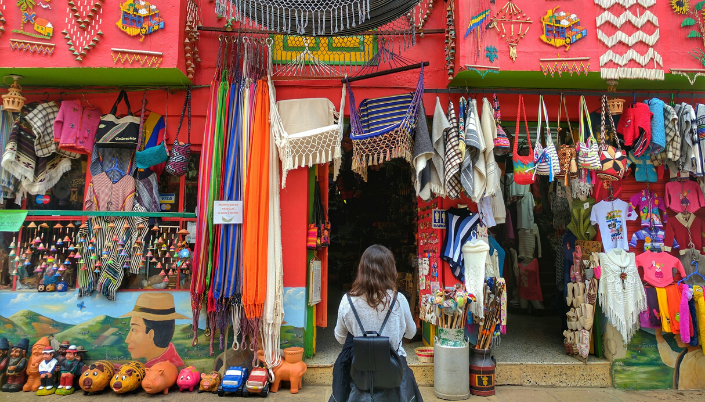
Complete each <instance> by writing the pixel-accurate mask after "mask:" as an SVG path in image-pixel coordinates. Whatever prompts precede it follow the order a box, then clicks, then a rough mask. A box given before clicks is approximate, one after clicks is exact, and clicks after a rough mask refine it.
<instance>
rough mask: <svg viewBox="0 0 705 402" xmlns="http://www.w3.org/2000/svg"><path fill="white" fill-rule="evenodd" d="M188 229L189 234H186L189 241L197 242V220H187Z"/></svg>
mask: <svg viewBox="0 0 705 402" xmlns="http://www.w3.org/2000/svg"><path fill="white" fill-rule="evenodd" d="M186 230H188V234H187V235H186V241H187V242H189V243H195V242H196V222H186Z"/></svg>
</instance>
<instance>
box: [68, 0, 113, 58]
mask: <svg viewBox="0 0 705 402" xmlns="http://www.w3.org/2000/svg"><path fill="white" fill-rule="evenodd" d="M104 2H105V0H69V1H68V7H67V8H66V13H67V14H68V15H67V17H66V19H67V22H68V28H67V29H64V30H63V31H61V34H62V35H64V39H66V44H67V45H69V51H70V52H72V53H73V56H74V57H75V58H76V61H79V62H80V61H83V58H84V57H86V55H87V54H88V52H90V51H91V49H93V48H94V47H95V46H96V45H98V43H99V42H100V38H101V37H102V36H103V32H102V31H101V30H100V26H101V24H102V23H103V18H102V17H101V15H102V14H103V3H104ZM79 10H80V11H82V12H83V10H86V11H85V12H84V13H83V14H81V13H80V12H79Z"/></svg>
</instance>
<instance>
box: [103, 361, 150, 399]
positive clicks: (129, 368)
mask: <svg viewBox="0 0 705 402" xmlns="http://www.w3.org/2000/svg"><path fill="white" fill-rule="evenodd" d="M144 369H145V367H144V364H142V363H141V362H138V361H131V362H129V363H126V364H123V365H122V366H121V367H120V370H118V372H117V373H116V374H115V377H113V379H112V380H110V388H112V389H113V391H115V392H117V393H118V394H124V393H127V392H130V391H134V390H136V389H137V388H139V387H140V384H141V383H142V380H143V379H144Z"/></svg>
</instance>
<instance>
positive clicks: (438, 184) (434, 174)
mask: <svg viewBox="0 0 705 402" xmlns="http://www.w3.org/2000/svg"><path fill="white" fill-rule="evenodd" d="M448 127H450V122H448V117H447V116H446V114H445V113H443V107H441V100H440V99H438V97H436V108H435V109H434V111H433V123H432V128H431V141H432V142H433V157H432V158H431V161H430V164H431V183H430V184H429V186H430V189H431V191H432V192H433V193H434V194H436V196H437V197H445V196H446V188H445V186H444V184H443V180H444V177H445V176H444V168H443V158H444V157H445V154H446V146H445V132H446V129H447V128H448Z"/></svg>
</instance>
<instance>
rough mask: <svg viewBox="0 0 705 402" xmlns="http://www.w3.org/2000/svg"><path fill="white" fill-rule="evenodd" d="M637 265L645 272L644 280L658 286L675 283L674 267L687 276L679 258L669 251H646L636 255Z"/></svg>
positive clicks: (682, 275) (682, 276) (662, 286)
mask: <svg viewBox="0 0 705 402" xmlns="http://www.w3.org/2000/svg"><path fill="white" fill-rule="evenodd" d="M635 261H636V266H637V268H638V269H640V270H641V271H642V272H643V275H644V281H646V282H647V283H648V284H650V285H652V286H656V287H658V288H665V287H666V286H668V285H670V284H671V283H673V281H674V279H673V269H675V270H676V271H678V273H679V274H680V275H681V278H685V276H686V275H685V271H684V270H683V265H682V264H681V262H680V261H679V260H678V258H676V257H674V256H672V255H670V254H668V253H654V252H653V251H645V252H643V253H641V254H639V255H638V256H636V260H635Z"/></svg>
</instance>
